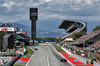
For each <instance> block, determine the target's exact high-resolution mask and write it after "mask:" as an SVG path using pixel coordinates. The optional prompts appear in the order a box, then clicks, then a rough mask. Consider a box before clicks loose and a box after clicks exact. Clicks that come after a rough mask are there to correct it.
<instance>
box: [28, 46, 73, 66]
mask: <svg viewBox="0 0 100 66" xmlns="http://www.w3.org/2000/svg"><path fill="white" fill-rule="evenodd" d="M30 48H32V49H33V50H34V47H33V46H30ZM60 59H61V56H60V55H59V54H58V52H57V51H56V50H55V48H54V47H53V46H48V45H46V46H38V50H35V52H34V55H33V57H32V59H31V60H30V61H29V63H28V64H27V66H72V65H70V64H69V63H68V62H60Z"/></svg>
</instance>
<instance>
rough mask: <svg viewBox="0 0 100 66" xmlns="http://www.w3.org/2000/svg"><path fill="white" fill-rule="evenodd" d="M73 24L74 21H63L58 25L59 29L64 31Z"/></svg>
mask: <svg viewBox="0 0 100 66" xmlns="http://www.w3.org/2000/svg"><path fill="white" fill-rule="evenodd" d="M74 23H75V21H72V20H63V21H62V23H61V24H60V26H59V28H64V29H65V28H66V29H67V28H69V27H70V26H71V25H72V24H74ZM66 25H67V26H66Z"/></svg>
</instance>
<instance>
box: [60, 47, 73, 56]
mask: <svg viewBox="0 0 100 66" xmlns="http://www.w3.org/2000/svg"><path fill="white" fill-rule="evenodd" d="M61 49H63V50H64V51H65V52H66V53H68V54H69V55H71V54H72V53H71V52H70V51H69V50H67V49H65V48H63V47H61Z"/></svg>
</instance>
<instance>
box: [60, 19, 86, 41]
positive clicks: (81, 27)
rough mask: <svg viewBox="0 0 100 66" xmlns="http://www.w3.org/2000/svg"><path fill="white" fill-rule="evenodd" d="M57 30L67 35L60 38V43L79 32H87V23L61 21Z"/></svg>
mask: <svg viewBox="0 0 100 66" xmlns="http://www.w3.org/2000/svg"><path fill="white" fill-rule="evenodd" d="M59 28H61V29H65V31H66V33H68V34H67V35H66V36H64V37H62V39H63V41H62V42H64V41H66V39H67V38H69V37H70V36H71V35H72V34H73V33H75V32H79V31H85V32H87V23H86V22H81V21H74V20H63V21H62V23H61V24H60V26H59ZM62 42H61V43H62Z"/></svg>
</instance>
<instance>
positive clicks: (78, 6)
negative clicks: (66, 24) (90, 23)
mask: <svg viewBox="0 0 100 66" xmlns="http://www.w3.org/2000/svg"><path fill="white" fill-rule="evenodd" d="M29 8H38V10H39V20H48V19H54V18H55V19H76V20H77V19H80V20H86V19H90V20H96V19H94V17H96V18H99V17H100V13H99V11H100V0H1V1H0V11H1V12H0V17H1V18H0V21H3V22H8V21H11V22H15V21H18V20H22V19H24V20H29ZM2 16H3V17H2ZM3 18H6V20H3ZM8 18H9V19H8ZM97 20H99V19H97Z"/></svg>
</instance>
